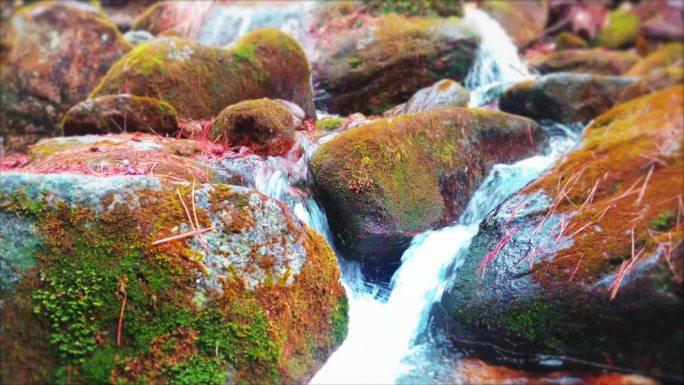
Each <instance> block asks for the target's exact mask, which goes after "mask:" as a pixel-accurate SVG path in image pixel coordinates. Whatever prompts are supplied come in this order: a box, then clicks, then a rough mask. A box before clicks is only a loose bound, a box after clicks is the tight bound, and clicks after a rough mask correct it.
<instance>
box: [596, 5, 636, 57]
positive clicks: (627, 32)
mask: <svg viewBox="0 0 684 385" xmlns="http://www.w3.org/2000/svg"><path fill="white" fill-rule="evenodd" d="M638 36H639V17H638V16H637V15H636V14H635V13H633V12H631V11H630V10H629V9H624V8H619V9H616V10H615V11H613V12H611V13H610V17H609V19H608V25H607V26H606V27H605V28H603V29H602V30H601V32H599V35H598V39H597V45H598V46H601V47H606V48H610V49H618V48H626V47H632V46H634V44H635V43H636V41H637V37H638Z"/></svg>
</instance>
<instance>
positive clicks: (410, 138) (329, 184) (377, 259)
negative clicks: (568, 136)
mask: <svg viewBox="0 0 684 385" xmlns="http://www.w3.org/2000/svg"><path fill="white" fill-rule="evenodd" d="M544 135H545V134H544V132H543V131H542V130H541V129H540V128H539V127H538V126H537V125H536V124H535V123H534V122H532V121H531V120H528V119H524V118H521V117H516V116H512V115H508V114H504V113H501V112H493V111H485V110H479V109H463V108H458V107H452V108H444V109H435V110H429V111H427V112H423V113H417V114H408V115H400V116H397V117H394V118H388V119H382V120H377V121H374V122H371V123H367V124H364V125H363V126H362V127H357V128H355V129H350V130H348V131H345V132H343V133H341V134H340V135H338V136H336V137H335V138H333V139H331V140H330V141H328V142H326V143H324V144H322V145H321V146H320V147H319V148H318V150H317V151H316V152H315V153H314V155H313V157H312V159H311V161H310V162H311V171H312V174H313V177H314V180H315V183H316V188H317V190H318V194H319V198H320V199H321V202H322V203H323V205H324V207H325V209H326V212H327V214H328V215H327V216H328V219H329V221H330V225H331V228H332V231H333V233H334V234H335V237H336V240H337V242H338V245H339V246H340V247H341V249H342V250H343V252H344V255H345V256H346V257H348V258H351V259H356V260H360V261H363V262H364V263H366V264H368V265H371V264H381V263H387V262H396V261H398V260H399V257H400V256H401V254H402V252H403V250H404V249H406V247H407V246H408V244H409V242H410V240H411V238H412V237H413V236H414V235H416V234H419V233H421V232H423V231H425V230H427V229H429V228H434V227H439V226H444V225H446V224H448V223H450V222H451V221H453V220H455V219H456V218H457V217H458V215H459V214H460V212H461V210H462V209H463V208H464V207H465V205H466V204H467V203H468V200H469V198H470V195H471V193H472V192H473V190H474V189H475V188H477V186H478V185H479V184H480V182H482V180H483V178H484V176H485V174H486V173H487V172H488V171H489V169H490V168H491V166H492V165H494V164H495V163H502V162H504V163H505V162H512V161H514V160H517V159H521V158H524V157H526V156H529V155H530V154H533V153H534V152H535V151H536V150H537V149H538V145H539V144H540V142H541V141H542V140H543V138H544ZM530 141H532V142H533V143H530Z"/></svg>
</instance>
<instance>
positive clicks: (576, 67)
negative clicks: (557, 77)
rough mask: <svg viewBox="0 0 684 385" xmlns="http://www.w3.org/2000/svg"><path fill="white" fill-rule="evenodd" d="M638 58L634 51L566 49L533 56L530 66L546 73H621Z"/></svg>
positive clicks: (630, 66)
mask: <svg viewBox="0 0 684 385" xmlns="http://www.w3.org/2000/svg"><path fill="white" fill-rule="evenodd" d="M638 60H639V56H638V55H637V54H636V53H633V52H629V51H609V50H606V49H603V48H594V49H567V50H563V51H558V52H553V53H549V54H547V55H542V56H538V57H535V58H533V59H531V60H530V62H529V64H530V67H532V68H534V69H535V70H537V71H539V72H541V73H542V74H547V73H551V72H580V73H590V74H596V75H621V74H623V73H625V72H627V71H628V70H629V69H630V68H632V66H633V65H634V64H636V63H637V61H638Z"/></svg>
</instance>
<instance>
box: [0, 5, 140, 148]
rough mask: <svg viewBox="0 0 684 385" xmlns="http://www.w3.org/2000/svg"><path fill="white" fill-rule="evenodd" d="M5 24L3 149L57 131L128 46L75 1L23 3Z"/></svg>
mask: <svg viewBox="0 0 684 385" xmlns="http://www.w3.org/2000/svg"><path fill="white" fill-rule="evenodd" d="M10 28H11V30H12V33H11V34H10V36H11V41H10V42H9V46H10V47H11V49H10V50H9V51H8V52H7V53H6V54H5V57H4V58H3V65H2V68H1V69H0V83H2V93H0V114H2V117H3V122H2V124H1V125H0V136H1V137H2V138H3V139H4V143H3V146H4V147H5V148H6V149H7V150H9V151H21V150H24V149H26V147H27V146H28V145H29V144H31V143H34V142H35V141H37V140H38V139H40V138H44V137H50V136H54V135H55V134H57V132H58V129H59V122H60V119H61V118H62V114H63V113H64V112H66V110H68V109H69V108H70V107H71V106H73V105H74V104H76V103H78V102H79V101H81V100H83V99H85V98H86V97H87V96H88V93H89V92H90V91H91V90H92V88H93V87H94V86H95V85H96V84H97V82H98V81H99V80H100V78H101V77H102V76H103V75H104V74H105V73H106V72H107V70H108V69H109V67H110V66H111V65H112V64H113V63H114V62H116V61H117V60H118V59H119V58H120V57H122V56H123V55H124V54H125V53H126V52H127V51H129V50H130V48H131V47H130V44H129V43H127V42H126V41H125V40H124V39H123V37H122V36H121V34H120V33H119V31H118V30H117V29H116V27H115V26H114V25H113V24H111V23H110V22H109V21H107V20H106V19H104V18H102V17H101V16H100V15H98V14H97V13H93V12H91V11H89V10H86V9H83V7H80V6H77V4H75V3H61V2H41V3H36V4H32V5H29V6H26V7H23V8H21V9H19V10H17V11H16V13H15V14H14V16H13V17H12V20H11V26H10ZM3 29H4V28H3Z"/></svg>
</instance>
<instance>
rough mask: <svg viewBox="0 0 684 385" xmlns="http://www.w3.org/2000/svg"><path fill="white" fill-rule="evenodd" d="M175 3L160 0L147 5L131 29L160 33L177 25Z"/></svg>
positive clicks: (154, 33)
mask: <svg viewBox="0 0 684 385" xmlns="http://www.w3.org/2000/svg"><path fill="white" fill-rule="evenodd" d="M173 7H174V4H173V3H170V2H164V1H159V2H156V3H154V4H152V5H150V6H149V7H147V8H146V9H145V10H144V11H143V12H142V13H141V14H140V15H138V16H137V17H136V18H135V20H133V25H132V26H131V29H132V30H134V31H147V32H149V33H151V34H153V35H159V34H161V33H162V32H164V31H166V30H169V29H171V28H173V27H174V26H175V24H176V23H175V21H176V20H175V17H174V16H175V13H174V12H173V9H172V8H173Z"/></svg>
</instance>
